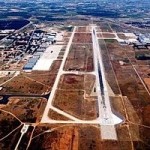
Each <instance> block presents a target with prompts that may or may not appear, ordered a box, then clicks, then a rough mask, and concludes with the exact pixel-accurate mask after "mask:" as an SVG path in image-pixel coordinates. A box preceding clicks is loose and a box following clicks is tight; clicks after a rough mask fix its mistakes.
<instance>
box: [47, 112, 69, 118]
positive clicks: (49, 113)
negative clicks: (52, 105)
mask: <svg viewBox="0 0 150 150" xmlns="http://www.w3.org/2000/svg"><path fill="white" fill-rule="evenodd" d="M48 117H49V118H50V119H53V120H70V119H69V118H67V117H65V116H63V115H61V114H59V113H57V112H55V111H54V110H52V109H50V110H49V112H48Z"/></svg>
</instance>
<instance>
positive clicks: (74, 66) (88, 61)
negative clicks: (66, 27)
mask: <svg viewBox="0 0 150 150" xmlns="http://www.w3.org/2000/svg"><path fill="white" fill-rule="evenodd" d="M64 69H65V70H77V71H88V72H89V71H93V69H94V64H93V50H92V45H91V44H83V45H81V44H72V45H71V48H70V52H69V55H68V57H67V60H66V63H65V67H64Z"/></svg>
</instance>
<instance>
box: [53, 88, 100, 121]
mask: <svg viewBox="0 0 150 150" xmlns="http://www.w3.org/2000/svg"><path fill="white" fill-rule="evenodd" d="M84 94H85V93H84V91H81V90H67V91H66V90H63V89H61V90H57V91H56V95H55V97H54V100H53V105H54V106H55V107H56V108H59V109H61V110H63V111H64V112H67V113H69V114H71V115H73V116H75V117H77V118H79V119H83V120H93V119H96V118H97V117H98V114H97V112H98V110H97V101H96V100H95V99H94V98H88V99H85V98H84Z"/></svg>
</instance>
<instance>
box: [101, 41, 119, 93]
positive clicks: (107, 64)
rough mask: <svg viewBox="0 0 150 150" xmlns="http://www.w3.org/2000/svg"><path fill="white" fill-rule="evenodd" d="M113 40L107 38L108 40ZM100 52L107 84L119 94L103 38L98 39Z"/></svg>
mask: <svg viewBox="0 0 150 150" xmlns="http://www.w3.org/2000/svg"><path fill="white" fill-rule="evenodd" d="M111 41H114V40H109V42H111ZM99 44H100V48H101V53H102V57H103V64H104V69H105V75H106V79H107V82H108V84H109V86H110V87H111V89H112V91H113V92H114V93H115V94H120V91H119V87H118V85H117V79H116V76H115V74H114V71H113V66H112V64H111V62H110V57H111V56H110V57H109V52H108V51H107V47H106V45H105V43H104V41H103V40H99Z"/></svg>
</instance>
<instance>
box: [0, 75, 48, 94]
mask: <svg viewBox="0 0 150 150" xmlns="http://www.w3.org/2000/svg"><path fill="white" fill-rule="evenodd" d="M49 90H50V87H48V86H45V85H43V84H41V83H38V82H36V81H35V80H32V79H29V78H27V77H26V76H24V75H23V74H20V75H18V76H16V77H15V78H13V79H12V80H11V81H9V82H7V83H6V84H4V85H3V89H2V90H1V91H0V94H20V95H32V94H37V95H41V94H44V93H48V92H49Z"/></svg>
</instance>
